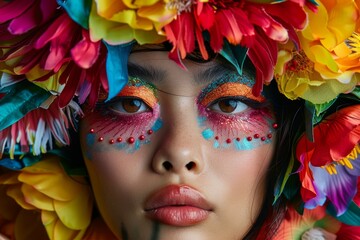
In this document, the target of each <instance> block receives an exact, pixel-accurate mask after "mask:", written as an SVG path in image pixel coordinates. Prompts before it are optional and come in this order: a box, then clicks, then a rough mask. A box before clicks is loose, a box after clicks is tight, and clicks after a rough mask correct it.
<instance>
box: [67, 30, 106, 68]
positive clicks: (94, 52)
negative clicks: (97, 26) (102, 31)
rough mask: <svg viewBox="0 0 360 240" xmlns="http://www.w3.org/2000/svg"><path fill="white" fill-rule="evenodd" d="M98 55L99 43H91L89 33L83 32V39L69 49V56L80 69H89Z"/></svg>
mask: <svg viewBox="0 0 360 240" xmlns="http://www.w3.org/2000/svg"><path fill="white" fill-rule="evenodd" d="M99 53H100V41H99V42H92V41H91V40H90V37H89V33H88V32H86V31H85V30H84V31H83V39H82V40H81V41H80V42H78V43H77V44H76V46H75V47H73V48H72V49H71V56H72V58H73V60H74V61H75V63H76V64H77V65H79V66H80V67H81V68H85V69H88V68H90V67H91V66H92V65H93V64H94V63H95V61H96V59H97V58H98V56H99Z"/></svg>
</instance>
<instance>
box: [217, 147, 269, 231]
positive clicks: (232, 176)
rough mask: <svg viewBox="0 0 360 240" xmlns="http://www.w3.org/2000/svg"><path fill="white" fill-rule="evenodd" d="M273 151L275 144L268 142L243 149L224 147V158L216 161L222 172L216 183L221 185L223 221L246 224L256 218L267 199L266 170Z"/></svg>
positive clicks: (222, 155) (220, 196)
mask: <svg viewBox="0 0 360 240" xmlns="http://www.w3.org/2000/svg"><path fill="white" fill-rule="evenodd" d="M272 154H273V144H267V145H263V146H260V147H258V148H257V149H254V150H250V151H242V152H241V153H239V152H237V151H222V154H221V157H220V156H219V158H220V159H221V160H220V159H218V161H214V163H213V164H214V166H213V167H214V169H217V170H216V171H217V173H218V175H217V177H216V181H214V182H213V184H214V185H218V187H217V194H218V196H219V199H218V200H219V201H220V202H222V205H221V206H222V209H223V211H222V213H223V215H222V216H221V220H222V221H225V222H229V223H228V224H235V227H244V226H247V225H250V224H251V221H252V220H253V219H255V218H256V216H257V214H258V213H259V210H260V207H261V205H262V202H263V200H264V194H265V189H266V172H267V169H268V168H269V164H270V161H271V158H272ZM232 222H233V223H232ZM234 222H237V223H234Z"/></svg>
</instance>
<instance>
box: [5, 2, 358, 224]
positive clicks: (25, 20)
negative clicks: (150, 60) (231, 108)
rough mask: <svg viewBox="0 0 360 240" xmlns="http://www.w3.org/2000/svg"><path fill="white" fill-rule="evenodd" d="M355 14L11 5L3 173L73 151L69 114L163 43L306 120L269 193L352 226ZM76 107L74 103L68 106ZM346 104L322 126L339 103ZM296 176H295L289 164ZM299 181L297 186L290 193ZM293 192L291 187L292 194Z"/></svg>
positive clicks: (265, 7)
mask: <svg viewBox="0 0 360 240" xmlns="http://www.w3.org/2000/svg"><path fill="white" fill-rule="evenodd" d="M359 7H360V3H359V2H358V1H352V0H344V1H341V2H333V1H331V2H330V1H325V0H321V1H320V0H319V1H317V2H315V1H313V0H238V1H228V0H226V1H218V0H151V1H150V0H149V1H129V0H123V1H116V2H115V1H109V0H101V1H96V0H86V1H85V0H83V1H81V0H76V1H75V0H74V1H71V0H57V1H55V0H37V1H27V0H17V1H5V2H3V3H1V4H0V29H1V34H0V42H1V44H0V49H1V52H0V54H1V55H0V77H1V78H0V147H1V150H0V157H1V160H0V165H1V166H5V167H8V168H11V169H18V170H19V169H22V168H24V167H26V166H31V165H33V164H34V163H35V162H37V161H39V160H40V157H38V156H41V154H43V153H46V152H51V151H54V150H56V149H57V148H59V147H61V146H65V145H69V144H70V136H69V133H68V130H69V128H71V125H74V124H76V123H74V122H73V120H72V119H74V117H76V116H79V115H80V116H81V115H82V114H83V113H82V111H81V108H80V107H79V105H78V104H83V103H84V102H87V103H88V105H90V106H94V105H95V104H96V102H97V99H98V94H99V90H100V89H102V90H104V91H105V92H106V93H107V94H108V96H107V97H108V99H111V98H112V97H114V96H116V95H117V94H118V93H119V92H120V91H121V89H122V88H123V86H124V85H125V84H126V83H127V81H128V76H127V60H128V56H129V54H130V52H131V49H132V47H133V45H134V43H137V44H140V45H141V44H158V43H162V42H166V41H167V42H169V43H170V44H171V45H172V49H171V51H170V52H169V58H170V59H172V60H174V61H175V62H176V63H178V64H179V66H181V67H183V68H185V66H184V65H183V63H182V60H183V59H185V58H186V56H187V54H189V53H192V52H193V51H194V50H195V49H199V50H200V53H201V55H202V57H203V58H204V59H208V57H209V54H208V52H207V48H206V47H205V46H210V47H211V49H212V51H214V52H215V53H219V54H220V55H221V56H223V57H224V58H225V59H226V60H227V61H229V62H230V63H231V64H232V65H233V66H234V67H235V68H236V69H237V71H238V73H239V74H242V66H243V63H244V61H245V59H246V58H248V59H249V60H251V62H252V64H253V65H254V67H255V69H256V83H255V85H254V86H253V89H252V91H253V93H254V95H259V94H260V92H261V91H262V88H263V85H264V84H269V83H270V82H271V81H276V83H277V86H278V89H279V91H280V92H281V93H282V94H283V95H285V96H286V97H287V98H288V99H290V100H295V99H300V100H302V101H304V103H305V106H306V108H307V110H308V111H309V112H310V113H311V116H310V118H309V119H310V123H309V125H310V128H309V129H308V134H307V135H302V136H301V138H300V139H299V141H298V145H297V147H296V149H294V152H296V154H295V156H294V158H296V159H291V161H290V163H289V166H288V169H287V170H286V172H285V173H284V174H283V176H282V178H281V181H280V182H279V184H278V187H277V189H276V193H275V195H276V198H278V197H279V196H280V195H281V194H284V195H286V196H287V197H288V198H292V197H293V194H290V193H289V192H291V191H290V190H288V189H290V188H291V187H293V186H291V185H289V183H287V181H288V179H290V178H292V177H294V174H293V172H296V173H298V175H296V177H297V178H299V179H298V182H300V186H299V187H300V194H301V197H302V202H303V205H304V206H305V207H306V208H314V207H316V206H318V205H324V204H328V206H329V212H330V213H331V214H332V215H334V216H335V217H337V218H338V219H340V221H343V222H345V223H347V224H350V225H360V208H359V206H360V193H359V191H357V190H358V189H359V186H360V183H359V176H360V158H359V153H360V147H359V139H360V127H359V123H360V107H359V105H356V103H358V102H359V96H360V95H359V94H360V92H359V87H358V85H359V82H360V81H359V78H358V77H359V72H360V61H359V60H360V35H359V32H360V28H359V27H360V10H359ZM74 99H76V101H74ZM343 99H345V100H348V101H351V102H353V103H354V104H353V105H352V106H350V107H347V108H344V109H343V110H339V111H336V113H334V114H333V115H330V116H327V115H329V114H327V112H328V111H329V109H331V108H337V106H338V105H337V103H338V102H339V100H343ZM296 160H297V161H298V165H300V168H296V166H297V165H296V164H295V161H296ZM299 180H300V181H299ZM298 185H299V184H298Z"/></svg>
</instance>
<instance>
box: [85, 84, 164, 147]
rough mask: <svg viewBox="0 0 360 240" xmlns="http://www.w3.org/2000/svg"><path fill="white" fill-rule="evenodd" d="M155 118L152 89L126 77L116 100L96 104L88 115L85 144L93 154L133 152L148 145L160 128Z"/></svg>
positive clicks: (157, 117)
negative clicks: (93, 149) (112, 150)
mask: <svg viewBox="0 0 360 240" xmlns="http://www.w3.org/2000/svg"><path fill="white" fill-rule="evenodd" d="M159 116H160V106H159V103H158V100H157V98H156V94H155V90H154V87H153V86H152V85H150V84H148V83H146V82H144V81H142V80H140V79H138V78H129V83H128V85H127V86H125V87H124V89H123V90H122V91H121V92H120V93H119V94H118V96H117V97H115V98H114V99H112V100H111V101H109V102H106V103H99V104H98V105H97V106H96V108H95V110H94V113H93V114H91V115H90V116H89V123H90V125H89V126H90V128H89V131H88V134H87V136H86V140H87V144H88V145H89V146H91V147H93V148H96V149H95V150H96V151H106V150H109V149H120V150H125V151H127V152H129V153H131V152H134V151H136V150H138V149H139V148H140V147H141V146H142V145H143V144H147V143H149V142H150V137H151V135H152V134H153V133H155V132H156V131H158V130H159V129H160V128H161V126H162V121H161V119H160V118H159Z"/></svg>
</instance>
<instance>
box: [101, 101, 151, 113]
mask: <svg viewBox="0 0 360 240" xmlns="http://www.w3.org/2000/svg"><path fill="white" fill-rule="evenodd" d="M127 100H129V101H133V102H140V107H139V108H140V110H137V111H136V112H129V111H126V110H125V108H124V101H127ZM135 105H136V104H135ZM105 107H106V108H107V109H109V110H110V111H112V112H113V113H114V114H118V115H129V116H131V115H137V114H141V113H144V112H152V111H153V109H152V108H151V107H150V106H149V105H147V104H146V103H145V101H144V100H142V99H141V98H139V97H117V98H115V99H113V100H111V101H110V102H108V103H106V104H105ZM141 108H142V109H141Z"/></svg>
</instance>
